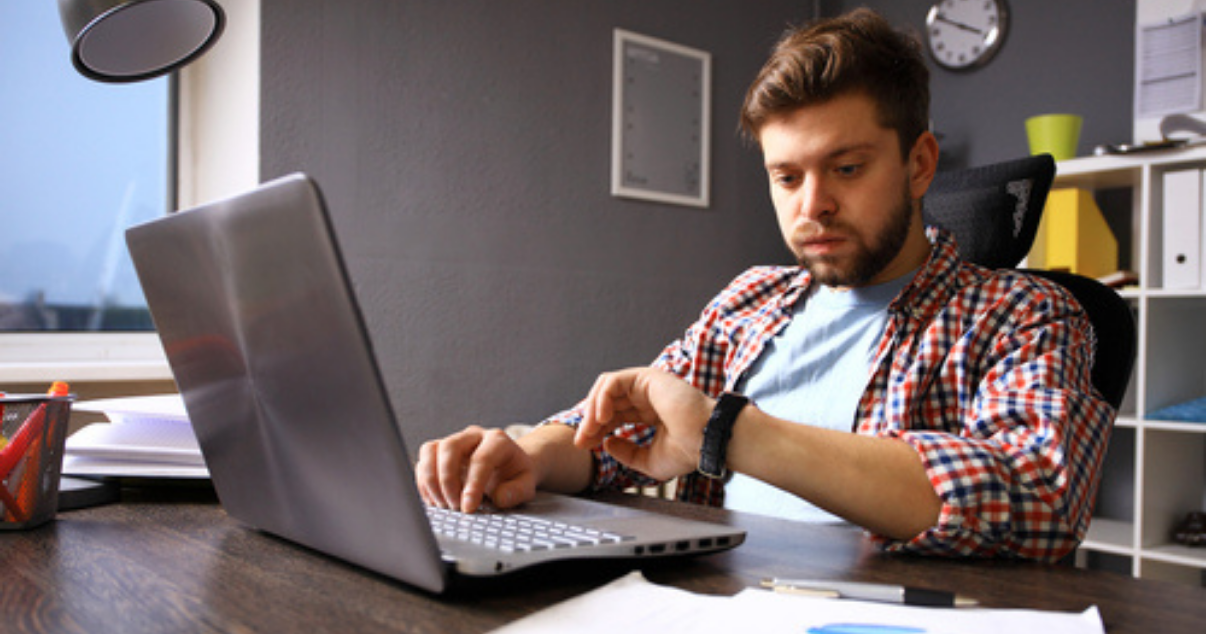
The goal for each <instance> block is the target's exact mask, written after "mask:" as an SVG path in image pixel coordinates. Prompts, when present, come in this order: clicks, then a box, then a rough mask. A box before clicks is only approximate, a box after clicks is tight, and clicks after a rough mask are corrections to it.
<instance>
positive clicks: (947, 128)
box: [827, 0, 1135, 169]
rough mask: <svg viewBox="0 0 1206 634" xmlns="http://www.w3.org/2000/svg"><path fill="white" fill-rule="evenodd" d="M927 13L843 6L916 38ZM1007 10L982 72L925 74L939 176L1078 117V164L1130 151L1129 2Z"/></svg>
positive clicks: (1011, 151) (892, 1)
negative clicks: (1046, 124)
mask: <svg viewBox="0 0 1206 634" xmlns="http://www.w3.org/2000/svg"><path fill="white" fill-rule="evenodd" d="M831 4H836V3H831ZM931 4H932V2H931V1H930V0H870V1H866V2H854V1H850V0H846V1H845V2H842V3H841V5H843V7H844V8H846V9H851V8H854V7H856V6H861V5H866V6H870V7H873V8H875V9H876V10H878V11H880V12H881V13H882V14H883V15H884V16H886V17H887V18H888V19H890V20H891V21H892V22H893V23H895V24H899V25H902V26H908V27H911V28H913V29H914V30H916V31H917V32H918V33H922V32H924V29H925V15H926V12H927V11H928V10H929V8H930V6H931ZM1008 5H1009V9H1010V13H1011V16H1012V28H1011V30H1010V33H1009V37H1008V38H1007V39H1006V41H1005V44H1004V47H1003V48H1002V49H1001V51H1000V52H999V53H998V54H997V56H996V57H995V58H994V59H993V60H992V61H991V62H989V64H988V65H987V66H985V67H983V68H981V69H979V70H975V71H972V72H951V71H947V70H943V69H941V68H938V67H937V66H936V65H934V64H931V72H932V75H931V77H932V79H931V90H932V97H933V106H932V108H931V113H932V115H933V118H934V128H935V131H936V132H938V133H939V134H940V135H942V147H943V164H942V166H941V168H942V169H953V168H958V167H968V166H973V165H983V164H986V163H994V162H997V161H1003V160H1007V159H1010V158H1015V157H1018V156H1023V155H1025V154H1028V153H1029V152H1030V149H1029V147H1028V145H1027V143H1026V131H1025V127H1024V125H1025V124H1024V121H1025V120H1026V118H1027V117H1029V116H1032V115H1036V114H1043V113H1050V112H1071V113H1075V114H1080V115H1082V116H1083V117H1084V118H1085V122H1084V129H1083V131H1082V132H1081V139H1080V154H1082V155H1084V154H1090V153H1092V151H1093V147H1094V146H1096V145H1098V144H1102V143H1119V142H1124V141H1130V140H1131V128H1132V119H1133V115H1132V113H1133V111H1134V107H1133V105H1132V85H1133V84H1134V50H1135V44H1134V42H1135V0H1010V1H1009V3H1008ZM827 9H828V7H827ZM839 10H840V9H839Z"/></svg>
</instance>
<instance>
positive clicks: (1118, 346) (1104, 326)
mask: <svg viewBox="0 0 1206 634" xmlns="http://www.w3.org/2000/svg"><path fill="white" fill-rule="evenodd" d="M1026 272H1027V273H1032V274H1035V275H1041V276H1043V277H1045V278H1047V279H1049V280H1053V281H1054V282H1056V283H1058V284H1059V285H1060V286H1063V287H1064V288H1066V289H1068V291H1070V292H1071V293H1072V296H1073V297H1075V298H1076V301H1078V302H1080V305H1081V306H1082V307H1084V309H1085V313H1086V314H1087V315H1088V316H1089V321H1090V322H1091V323H1092V324H1093V332H1094V333H1095V334H1096V335H1097V353H1096V355H1095V357H1094V359H1093V370H1092V375H1093V387H1096V388H1097V391H1098V392H1100V393H1101V395H1102V396H1103V397H1105V400H1106V401H1108V402H1109V404H1110V405H1112V406H1114V409H1115V410H1117V409H1118V408H1119V406H1121V405H1122V399H1123V397H1125V396H1126V386H1127V384H1129V383H1130V381H1131V370H1133V369H1134V366H1135V354H1136V351H1137V349H1138V343H1137V341H1138V335H1137V332H1136V329H1135V328H1136V326H1135V315H1134V313H1132V312H1131V307H1130V305H1129V304H1128V303H1127V302H1126V300H1124V299H1122V297H1121V296H1120V295H1119V294H1118V292H1117V291H1115V290H1114V289H1112V288H1110V287H1108V286H1106V285H1104V284H1102V283H1101V282H1098V281H1097V280H1095V279H1092V278H1089V277H1085V276H1083V275H1077V274H1075V273H1069V272H1067V271H1043V270H1039V269H1027V270H1026Z"/></svg>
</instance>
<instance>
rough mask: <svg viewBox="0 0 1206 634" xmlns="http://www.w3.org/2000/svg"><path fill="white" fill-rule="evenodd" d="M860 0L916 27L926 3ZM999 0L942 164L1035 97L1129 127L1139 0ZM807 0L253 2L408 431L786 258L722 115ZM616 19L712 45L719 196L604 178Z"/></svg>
mask: <svg viewBox="0 0 1206 634" xmlns="http://www.w3.org/2000/svg"><path fill="white" fill-rule="evenodd" d="M821 4H822V6H823V7H824V9H825V10H826V11H827V12H832V11H834V10H839V9H841V8H842V4H843V3H840V2H837V1H835V0H829V1H826V2H822V3H821ZM845 4H847V5H850V6H853V5H854V4H856V3H849V2H848V3H845ZM868 4H871V5H873V6H877V7H878V8H880V9H881V10H882V11H884V12H885V14H886V15H888V16H889V17H890V18H891V19H892V20H893V21H896V22H899V23H911V24H915V25H916V26H917V28H920V26H921V18H922V16H923V15H924V11H925V8H926V6H927V5H928V4H929V3H928V1H921V0H905V1H901V2H889V1H887V0H880V1H879V2H871V3H868ZM1012 4H1013V5H1014V13H1015V21H1016V24H1015V29H1014V32H1013V34H1012V37H1011V40H1010V42H1008V43H1007V44H1006V48H1005V50H1004V51H1003V52H1002V54H1001V55H1000V57H999V58H998V59H997V60H996V61H995V62H993V64H992V65H991V66H989V67H988V68H985V69H984V70H981V71H979V72H977V73H973V74H970V75H958V76H956V75H952V74H950V73H944V72H943V71H935V74H934V93H935V104H936V105H935V109H934V114H935V119H936V121H937V123H938V128H939V131H940V132H943V133H944V135H945V137H946V141H947V145H948V147H950V148H954V149H955V150H956V151H955V152H954V153H952V154H951V155H950V156H948V157H947V158H946V161H947V163H946V164H945V165H944V167H952V166H958V165H959V164H979V163H984V162H989V161H994V160H1001V159H1005V158H1011V157H1014V156H1018V155H1021V154H1025V153H1026V151H1027V150H1026V147H1025V140H1024V135H1023V133H1022V131H1021V130H1022V123H1021V121H1022V119H1024V118H1025V116H1027V115H1029V114H1033V113H1037V112H1044V111H1051V110H1073V111H1079V112H1083V113H1084V114H1085V115H1086V117H1087V121H1086V127H1085V134H1084V143H1090V144H1091V143H1099V142H1104V141H1117V140H1120V139H1126V138H1129V134H1130V112H1131V106H1130V100H1129V95H1130V81H1131V79H1130V77H1131V75H1130V72H1131V71H1130V67H1131V61H1130V50H1131V41H1132V37H1133V36H1132V35H1131V23H1132V22H1133V15H1134V4H1133V1H1122V0H1096V1H1094V0H1061V1H1059V2H1043V3H1040V2H1037V1H1036V0H1014V1H1013V2H1012ZM1040 7H1041V9H1040ZM1040 11H1041V14H1040V13H1039V12H1040ZM811 13H812V3H810V2H803V1H800V0H793V1H787V0H762V1H760V2H744V1H743V2H738V1H736V0H690V1H687V0H673V1H672V0H610V1H607V2H603V1H600V0H506V1H501V2H500V1H496V0H448V1H444V2H434V1H424V0H396V1H393V0H391V1H385V0H377V1H373V2H330V1H327V0H263V7H262V23H263V59H262V75H263V90H262V95H261V99H262V121H261V134H262V138H261V148H262V149H261V151H262V157H261V176H262V177H263V178H265V179H268V178H272V177H274V176H277V175H280V174H284V173H288V172H292V171H298V170H302V171H306V172H309V173H310V174H312V175H314V176H315V177H316V178H317V179H318V180H319V182H320V183H321V184H322V186H323V187H324V190H325V193H326V196H327V199H328V202H329V203H330V205H331V207H332V209H333V214H334V216H335V224H336V229H337V231H338V232H339V235H340V238H341V241H342V243H343V247H344V251H345V254H346V255H347V258H348V260H349V264H350V268H351V273H352V276H353V279H354V281H355V282H356V285H357V288H358V292H359V295H360V298H361V301H362V303H363V305H364V308H365V312H366V317H367V320H368V322H369V326H370V329H371V331H372V335H373V337H374V340H375V343H376V347H377V352H378V356H379V358H380V360H381V362H382V366H383V369H384V373H385V378H386V382H387V383H388V385H389V387H390V390H391V394H392V396H393V399H394V403H395V406H396V407H397V409H398V411H399V413H400V414H401V415H402V416H403V417H404V418H405V419H406V420H407V421H408V424H410V425H413V426H414V427H413V431H411V432H410V433H409V434H408V437H409V440H411V441H412V444H413V443H415V442H417V441H418V440H419V439H421V438H425V437H429V436H433V435H437V434H443V433H446V432H448V431H451V430H453V429H457V428H459V427H461V426H463V425H464V424H467V423H470V422H480V423H485V424H500V423H505V422H511V421H529V420H535V419H538V418H540V417H543V416H544V415H546V414H549V413H551V412H553V411H555V410H557V409H560V408H561V407H563V406H566V405H569V404H571V403H572V402H574V401H575V400H576V399H577V398H579V397H580V396H581V395H583V394H584V393H585V391H586V390H587V389H588V387H589V385H590V383H591V382H592V381H593V379H594V377H595V375H596V374H597V373H598V372H599V371H601V370H606V369H612V368H615V367H621V366H626V365H633V364H644V363H647V362H648V361H649V360H651V358H652V357H653V356H654V355H655V354H656V353H657V352H658V351H659V350H660V349H661V347H662V345H663V344H664V343H665V342H667V341H668V340H670V339H671V338H673V337H675V336H677V335H678V334H680V333H681V331H682V328H683V327H685V326H686V325H687V324H688V323H689V322H690V321H691V320H692V319H693V318H694V317H695V315H696V314H697V313H698V310H699V309H700V308H701V307H702V305H703V304H704V302H706V301H707V300H708V299H709V298H710V297H711V296H712V295H713V294H714V293H715V292H716V291H717V290H718V289H719V288H720V287H721V285H722V284H724V283H725V282H727V281H728V280H729V279H731V277H732V276H733V275H735V274H736V273H738V272H740V270H742V269H743V268H744V267H746V266H748V265H750V264H753V263H765V262H782V261H784V258H785V255H786V253H785V251H784V249H783V247H782V245H781V243H780V238H779V235H778V231H777V228H776V226H775V222H774V219H773V212H772V210H771V207H770V204H769V201H768V199H767V196H766V191H765V177H764V175H763V174H762V171H761V167H760V157H759V155H758V153H757V152H756V151H755V150H753V149H751V148H748V147H745V146H744V145H743V144H741V143H740V142H739V141H738V139H737V136H736V133H735V129H736V113H737V110H738V108H739V106H740V99H741V96H742V93H743V92H744V89H745V86H746V85H747V83H748V82H749V80H750V79H751V78H752V77H753V75H754V73H755V72H756V71H757V68H758V67H759V66H760V65H761V63H762V61H763V59H764V57H765V53H766V51H767V50H768V48H769V47H770V45H771V44H772V43H773V41H774V39H775V38H776V37H777V35H778V34H779V33H780V32H781V31H782V29H783V27H784V26H786V25H787V24H788V23H790V22H800V21H803V20H805V19H807V18H808V17H810V16H811ZM1085 13H1088V14H1089V15H1092V16H1095V17H1094V19H1093V21H1092V22H1091V23H1090V24H1089V25H1087V26H1083V25H1080V24H1079V23H1078V22H1077V20H1080V19H1081V18H1080V16H1081V15H1082V14H1085ZM613 28H624V29H629V30H633V31H637V32H640V33H645V34H648V35H653V36H656V37H661V38H664V39H668V40H671V41H674V42H679V43H682V44H685V45H688V46H693V47H697V48H701V49H705V50H708V51H710V52H711V53H712V54H713V56H714V57H713V73H714V77H713V93H714V99H713V110H714V120H713V126H712V135H713V152H712V205H711V208H710V209H706V210H700V209H694V208H686V207H675V206H669V205H660V204H652V203H646V202H635V201H631V200H623V199H617V198H613V197H611V196H610V195H609V193H608V188H609V169H610V168H609V156H610V134H611V130H610V125H611V124H610V121H611V118H610V117H611V105H610V103H611V102H610V100H611V77H612V70H611V51H612V30H613ZM1083 147H1085V145H1083V144H1082V148H1083ZM414 446H417V445H414Z"/></svg>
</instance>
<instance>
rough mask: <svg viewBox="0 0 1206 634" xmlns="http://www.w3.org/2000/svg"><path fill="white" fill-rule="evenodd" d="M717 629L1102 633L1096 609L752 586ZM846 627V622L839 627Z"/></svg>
mask: <svg viewBox="0 0 1206 634" xmlns="http://www.w3.org/2000/svg"><path fill="white" fill-rule="evenodd" d="M723 618H724V619H727V620H724V621H720V622H718V623H717V625H719V626H720V627H718V628H717V629H716V630H715V631H717V632H720V631H726V630H725V628H735V627H743V628H747V629H742V630H732V629H728V630H727V631H729V632H733V631H750V632H758V633H759V634H776V633H779V632H782V633H783V634H787V633H788V632H791V633H792V634H800V633H801V632H808V633H810V634H827V633H834V632H852V631H859V629H858V628H855V627H849V626H852V625H856V626H863V625H865V626H868V627H867V628H866V629H865V630H863V631H874V632H877V633H878V634H912V633H917V634H920V633H923V632H924V633H926V634H966V633H967V632H976V633H977V634H997V633H999V634H1018V633H1019V632H1025V633H1037V632H1060V633H1061V634H1104V633H1105V628H1104V626H1103V625H1102V623H1101V615H1100V614H1099V613H1098V612H1097V608H1096V607H1095V606H1094V607H1090V608H1089V609H1087V610H1085V611H1084V612H1050V611H1040V610H990V609H980V608H958V609H955V608H919V607H909V606H903V605H893V604H888V603H871V602H869V601H850V600H846V599H818V598H813V597H804V596H794V595H787V594H779V593H775V592H770V591H767V590H761V589H753V588H751V589H748V590H744V591H742V592H740V593H738V594H737V595H736V596H735V597H733V599H732V602H731V604H730V605H729V607H728V609H727V610H726V611H725V612H724V614H723ZM838 626H846V627H838Z"/></svg>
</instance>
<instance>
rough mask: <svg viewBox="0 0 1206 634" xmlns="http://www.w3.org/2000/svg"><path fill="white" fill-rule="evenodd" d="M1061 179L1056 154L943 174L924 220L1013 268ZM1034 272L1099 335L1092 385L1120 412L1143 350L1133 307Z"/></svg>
mask: <svg viewBox="0 0 1206 634" xmlns="http://www.w3.org/2000/svg"><path fill="white" fill-rule="evenodd" d="M1054 180H1055V160H1054V159H1052V158H1051V155H1049V154H1040V155H1038V156H1030V157H1026V158H1023V159H1017V160H1013V161H1008V162H1005V163H998V164H995V165H987V166H984V167H975V168H971V169H967V170H959V171H952V172H939V173H938V174H937V175H936V176H935V177H934V182H933V184H931V185H930V189H929V191H928V192H927V193H926V196H925V199H924V201H923V210H924V214H925V221H926V223H927V224H937V225H940V226H942V227H944V228H946V229H947V230H949V231H950V232H951V233H953V234H954V235H955V241H956V243H957V244H958V247H959V254H960V255H961V256H962V257H963V258H964V259H965V260H968V261H970V262H974V263H976V264H979V265H981V266H986V267H989V268H1013V267H1016V266H1017V265H1018V264H1019V263H1020V262H1021V261H1022V260H1023V259H1025V257H1026V254H1028V253H1029V252H1030V248H1031V246H1033V244H1034V238H1035V235H1037V233H1038V225H1039V220H1040V219H1041V218H1042V213H1043V205H1044V204H1046V201H1047V192H1048V191H1049V190H1050V189H1051V183H1052V182H1053V181H1054ZM1027 272H1028V273H1034V274H1036V275H1041V276H1043V277H1046V278H1048V279H1050V280H1053V281H1055V282H1056V283H1058V284H1060V285H1061V286H1063V287H1064V288H1066V289H1068V291H1069V292H1071V293H1072V295H1073V296H1074V297H1075V298H1076V300H1077V301H1078V302H1080V304H1081V306H1082V307H1084V309H1085V312H1086V313H1087V314H1088V317H1089V321H1090V322H1091V323H1092V325H1093V331H1094V333H1095V334H1096V336H1097V353H1096V356H1095V357H1094V360H1093V370H1092V377H1093V386H1094V387H1096V388H1097V391H1098V392H1100V393H1101V395H1102V396H1103V397H1104V398H1105V399H1106V401H1108V402H1109V403H1110V404H1111V405H1113V406H1114V409H1115V410H1117V409H1118V407H1119V406H1120V405H1121V404H1122V400H1123V398H1124V397H1125V395H1126V388H1127V384H1128V383H1130V379H1131V371H1132V370H1133V368H1134V364H1135V354H1136V349H1137V347H1138V343H1137V334H1136V326H1135V316H1134V313H1132V312H1131V307H1130V305H1129V304H1128V303H1127V302H1126V300H1124V299H1122V297H1121V296H1119V295H1118V293H1117V292H1116V291H1114V290H1113V289H1111V288H1109V287H1107V286H1105V285H1104V284H1101V283H1100V282H1098V281H1097V280H1094V279H1091V278H1088V277H1085V276H1083V275H1076V274H1074V273H1068V272H1060V271H1041V270H1034V269H1031V270H1028V271H1027Z"/></svg>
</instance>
